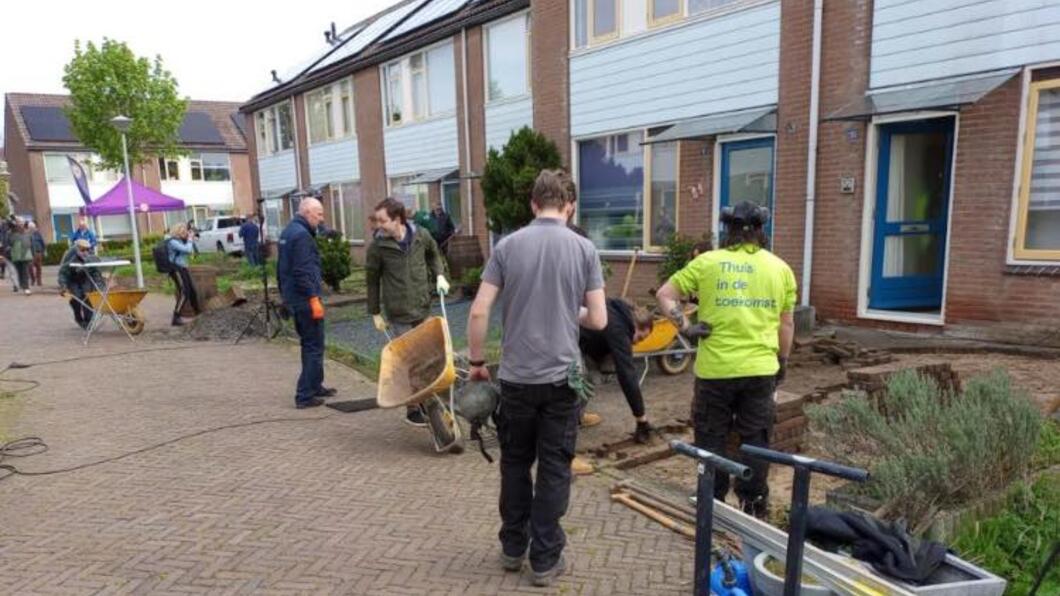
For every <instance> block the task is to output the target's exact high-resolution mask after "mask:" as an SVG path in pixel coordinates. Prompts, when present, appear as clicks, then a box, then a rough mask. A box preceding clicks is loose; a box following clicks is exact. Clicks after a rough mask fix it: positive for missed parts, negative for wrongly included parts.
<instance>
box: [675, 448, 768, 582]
mask: <svg viewBox="0 0 1060 596" xmlns="http://www.w3.org/2000/svg"><path fill="white" fill-rule="evenodd" d="M670 447H671V448H672V449H673V450H674V451H676V452H678V453H680V454H681V455H687V456H688V457H691V458H692V459H695V460H697V461H698V462H699V467H698V471H699V483H698V487H697V489H696V574H695V595H696V596H710V553H711V541H712V540H713V535H712V533H713V532H714V470H715V469H719V470H721V471H723V472H725V473H727V474H732V475H733V476H736V477H738V478H742V479H744V480H747V479H749V478H750V477H751V469H750V468H748V467H747V466H745V465H743V464H739V463H736V462H734V461H732V460H729V459H725V458H724V457H721V456H720V455H717V454H715V453H711V452H710V451H707V450H705V449H700V448H699V447H696V446H695V445H689V444H688V443H684V442H682V441H678V440H676V439H674V440H673V441H670Z"/></svg>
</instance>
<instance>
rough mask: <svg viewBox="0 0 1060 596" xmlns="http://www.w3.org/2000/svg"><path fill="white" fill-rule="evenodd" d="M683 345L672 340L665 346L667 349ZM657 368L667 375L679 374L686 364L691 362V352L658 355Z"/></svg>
mask: <svg viewBox="0 0 1060 596" xmlns="http://www.w3.org/2000/svg"><path fill="white" fill-rule="evenodd" d="M682 347H683V346H681V344H680V343H679V342H677V341H675V342H673V343H672V344H670V345H669V346H666V349H667V350H678V349H681V348H682ZM658 361H659V368H661V369H662V371H663V372H664V373H666V374H668V375H679V374H681V373H683V372H685V371H686V370H688V366H689V365H690V364H692V355H691V354H666V355H665V356H659V358H658Z"/></svg>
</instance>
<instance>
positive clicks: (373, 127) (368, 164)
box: [353, 66, 386, 213]
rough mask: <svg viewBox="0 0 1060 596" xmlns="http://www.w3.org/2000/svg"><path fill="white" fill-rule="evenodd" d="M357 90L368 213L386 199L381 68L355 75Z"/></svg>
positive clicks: (356, 113) (360, 156) (363, 189)
mask: <svg viewBox="0 0 1060 596" xmlns="http://www.w3.org/2000/svg"><path fill="white" fill-rule="evenodd" d="M353 89H354V94H355V95H356V98H355V100H354V102H353V106H354V111H355V114H354V119H355V120H356V125H357V143H358V145H359V151H358V152H357V156H358V160H359V162H360V168H361V197H362V198H363V200H364V205H365V212H366V213H367V212H368V211H369V210H371V208H372V207H374V206H375V204H376V203H378V202H379V201H381V200H383V198H385V197H386V164H385V162H384V160H383V117H382V115H381V113H380V109H381V108H380V106H382V105H383V103H382V97H381V96H380V93H381V91H380V89H379V69H378V68H376V67H374V66H373V67H369V68H365V69H363V70H360V71H358V72H356V73H354V75H353Z"/></svg>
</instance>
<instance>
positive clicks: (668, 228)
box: [648, 143, 677, 246]
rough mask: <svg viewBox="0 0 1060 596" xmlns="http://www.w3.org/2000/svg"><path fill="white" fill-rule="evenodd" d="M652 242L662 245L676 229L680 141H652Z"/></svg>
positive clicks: (651, 243)
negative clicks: (678, 145) (678, 147)
mask: <svg viewBox="0 0 1060 596" xmlns="http://www.w3.org/2000/svg"><path fill="white" fill-rule="evenodd" d="M649 165H650V171H651V193H650V194H649V196H650V197H651V212H650V213H651V219H650V224H651V233H650V236H649V238H648V245H649V246H663V245H664V244H666V243H667V242H668V241H669V240H670V236H672V235H673V234H674V233H675V232H677V143H655V144H653V145H651V159H650V160H649Z"/></svg>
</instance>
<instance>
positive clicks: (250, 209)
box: [228, 153, 257, 215]
mask: <svg viewBox="0 0 1060 596" xmlns="http://www.w3.org/2000/svg"><path fill="white" fill-rule="evenodd" d="M228 159H229V162H230V163H231V167H232V203H233V208H234V209H235V212H236V213H238V214H240V215H251V214H253V213H255V212H256V210H257V203H255V201H254V199H255V197H257V195H256V194H255V193H254V191H253V190H252V188H251V173H250V162H251V161H253V160H251V159H250V158H249V157H248V155H247V154H246V153H230V154H228Z"/></svg>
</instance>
